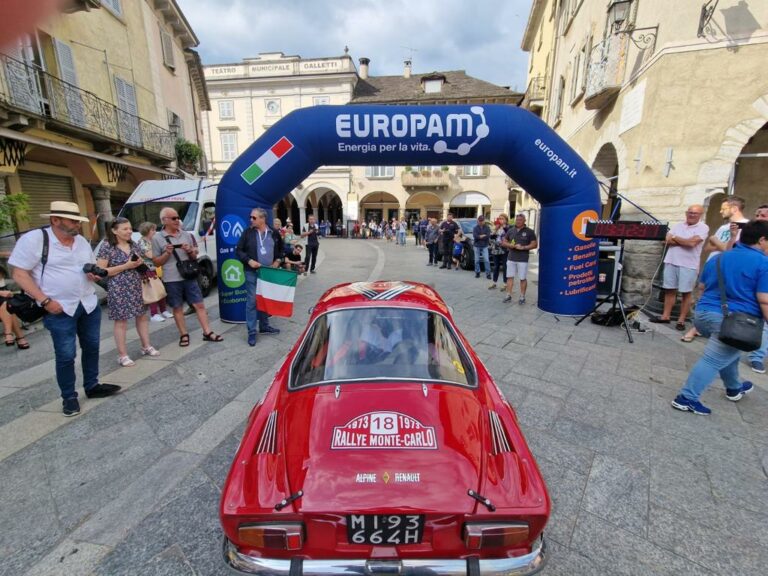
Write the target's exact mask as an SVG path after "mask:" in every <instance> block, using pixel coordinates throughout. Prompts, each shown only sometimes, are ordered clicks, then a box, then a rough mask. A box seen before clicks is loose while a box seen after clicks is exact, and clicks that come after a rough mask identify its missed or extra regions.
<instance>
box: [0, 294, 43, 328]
mask: <svg viewBox="0 0 768 576" xmlns="http://www.w3.org/2000/svg"><path fill="white" fill-rule="evenodd" d="M6 309H7V310H8V312H10V313H11V314H13V315H14V316H18V317H19V319H20V320H21V321H22V322H24V323H25V324H30V323H32V322H35V321H36V320H39V319H40V318H42V317H43V316H45V315H46V314H47V312H46V311H45V308H41V307H40V306H38V305H37V302H36V301H35V299H34V298H32V297H31V296H29V295H28V294H25V293H24V292H22V293H21V294H14V295H13V296H11V297H10V298H8V300H6Z"/></svg>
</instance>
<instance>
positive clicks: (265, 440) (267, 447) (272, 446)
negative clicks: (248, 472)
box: [256, 410, 277, 454]
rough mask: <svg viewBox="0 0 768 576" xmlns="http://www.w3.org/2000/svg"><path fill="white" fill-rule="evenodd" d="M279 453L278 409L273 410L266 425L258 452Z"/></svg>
mask: <svg viewBox="0 0 768 576" xmlns="http://www.w3.org/2000/svg"><path fill="white" fill-rule="evenodd" d="M276 453H277V410H274V411H272V412H271V413H270V414H269V418H267V423H266V424H265V425H264V430H263V431H262V433H261V440H259V446H258V448H256V454H276Z"/></svg>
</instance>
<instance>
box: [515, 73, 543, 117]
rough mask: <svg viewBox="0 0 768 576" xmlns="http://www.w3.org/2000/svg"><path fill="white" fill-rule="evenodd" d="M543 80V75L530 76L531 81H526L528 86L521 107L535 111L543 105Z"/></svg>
mask: <svg viewBox="0 0 768 576" xmlns="http://www.w3.org/2000/svg"><path fill="white" fill-rule="evenodd" d="M544 80H545V79H544V76H535V77H533V78H531V81H530V82H528V88H527V89H526V91H525V96H524V97H523V101H522V103H521V104H520V106H521V107H522V108H525V109H527V110H532V111H536V110H541V109H542V108H543V107H544V100H545V98H546V94H547V91H546V84H545V82H544Z"/></svg>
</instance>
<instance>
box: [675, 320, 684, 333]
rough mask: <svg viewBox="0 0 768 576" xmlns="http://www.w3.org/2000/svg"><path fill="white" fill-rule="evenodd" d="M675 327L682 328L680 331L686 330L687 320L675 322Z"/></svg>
mask: <svg viewBox="0 0 768 576" xmlns="http://www.w3.org/2000/svg"><path fill="white" fill-rule="evenodd" d="M675 329H676V330H680V332H682V331H683V330H685V322H678V323H677V324H675Z"/></svg>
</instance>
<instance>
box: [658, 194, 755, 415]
mask: <svg viewBox="0 0 768 576" xmlns="http://www.w3.org/2000/svg"><path fill="white" fill-rule="evenodd" d="M744 207H745V202H744V199H742V198H739V197H738V196H730V197H728V198H727V199H726V200H725V201H723V203H722V204H721V206H720V215H721V216H722V217H723V219H724V220H725V223H724V224H723V225H722V226H720V227H719V228H718V229H717V230H716V231H715V233H714V234H712V235H709V227H708V226H707V225H706V224H704V223H703V222H701V218H702V216H703V214H704V207H703V206H701V205H698V204H694V205H692V206H689V207H688V209H687V210H686V212H685V220H684V221H683V222H680V223H678V224H676V225H674V226H673V227H672V228H671V229H670V230H669V233H668V234H667V237H666V245H667V251H666V254H665V257H664V280H663V284H662V287H663V290H664V307H663V311H662V314H661V316H657V317H652V318H651V319H650V321H651V322H653V323H657V324H670V323H672V321H673V319H672V311H673V308H674V305H675V303H676V300H677V295H678V293H680V295H681V303H680V310H679V314H678V316H677V319H676V320H675V328H676V329H677V330H680V331H681V332H683V331H685V330H686V327H687V326H686V322H687V317H688V314H689V312H690V310H691V307H692V304H693V300H694V292H695V288H696V287H697V285H698V289H699V293H700V296H699V299H698V302H697V303H696V309H695V315H694V321H693V327H691V328H690V329H689V330H688V331H687V332H685V334H683V336H682V337H681V340H682V341H684V342H691V341H692V340H693V339H694V338H695V337H697V336H703V337H706V338H708V340H707V343H706V345H705V348H704V352H703V353H702V356H701V358H700V359H699V360H698V361H697V362H696V364H694V366H693V367H692V368H691V371H690V373H689V375H688V377H687V379H686V381H685V383H684V385H683V386H682V388H681V389H680V392H679V393H678V395H677V396H676V397H675V399H674V400H672V407H673V408H675V409H677V410H681V411H687V412H693V413H694V414H700V415H708V414H711V412H712V410H711V409H710V408H708V407H707V406H705V405H704V404H702V403H701V395H702V394H703V393H704V391H706V390H707V388H708V387H709V386H710V385H711V384H712V382H713V381H714V379H715V377H716V376H717V375H719V376H720V378H721V379H722V381H723V384H724V386H725V397H726V399H728V400H731V401H733V402H737V401H739V400H741V399H742V398H743V397H744V396H745V395H746V394H748V393H750V392H751V391H752V390H753V388H754V385H753V383H752V382H750V381H748V380H744V379H742V378H741V377H740V376H739V364H740V360H741V358H742V354H743V353H742V351H741V350H740V349H738V348H736V347H734V346H732V345H730V344H728V343H726V342H723V341H721V340H720V338H719V336H720V332H721V324H722V322H723V318H724V316H725V314H726V313H729V312H740V313H742V314H746V315H747V316H748V317H750V318H753V319H754V320H755V322H759V323H760V324H762V326H763V329H762V342H761V344H760V346H759V347H758V348H757V349H756V350H753V351H751V352H749V354H748V357H747V360H748V362H749V364H750V367H751V368H752V370H753V371H754V372H757V373H761V374H762V373H765V363H764V361H765V355H766V350H768V324H766V323H765V321H766V320H768V258H766V256H768V204H763V205H761V206H759V207H758V208H757V210H756V211H755V215H754V219H753V220H749V219H748V218H746V217H745V216H744V213H743V211H744ZM702 253H704V254H706V260H705V263H704V266H703V268H702V269H701V273H700V274H699V263H700V261H701V256H702Z"/></svg>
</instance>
